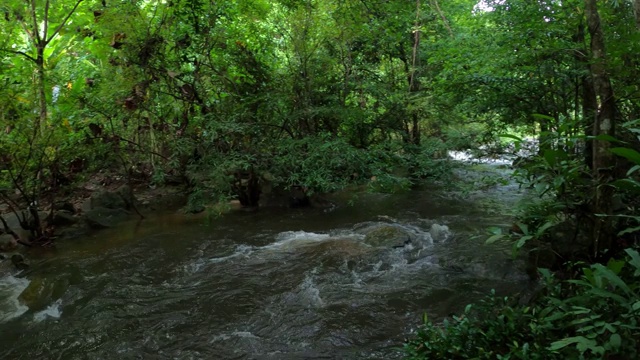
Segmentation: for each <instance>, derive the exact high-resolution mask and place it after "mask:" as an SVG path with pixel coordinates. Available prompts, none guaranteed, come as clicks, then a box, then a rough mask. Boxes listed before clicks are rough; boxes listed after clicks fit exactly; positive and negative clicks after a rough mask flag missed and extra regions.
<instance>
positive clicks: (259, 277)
mask: <svg viewBox="0 0 640 360" xmlns="http://www.w3.org/2000/svg"><path fill="white" fill-rule="evenodd" d="M481 173H482V171H480V172H478V171H477V170H475V171H474V172H473V174H471V173H470V174H468V175H469V176H476V177H477V178H478V179H481V180H482V179H483V178H482V175H478V174H481ZM462 175H463V176H465V175H464V174H462ZM483 181H484V180H483ZM484 182H485V183H486V181H484ZM520 196H521V195H520V193H519V191H518V189H517V186H515V185H513V184H512V183H507V184H500V185H497V186H490V187H488V188H486V189H483V190H482V191H479V190H471V191H468V192H465V191H463V192H452V191H450V190H443V188H442V187H435V186H434V187H426V188H424V189H422V190H419V191H412V192H409V193H403V194H395V195H384V194H364V195H360V196H359V197H358V198H357V199H355V200H353V204H352V205H351V206H347V205H344V206H338V207H336V208H333V209H324V210H321V209H306V210H291V209H263V210H261V211H259V212H256V213H242V212H238V213H232V214H230V215H228V216H225V217H224V218H222V219H215V220H207V219H205V218H203V217H191V218H190V217H184V216H181V215H172V214H169V215H164V216H157V217H154V218H151V219H147V220H145V221H144V222H142V223H130V224H125V225H123V226H120V227H118V228H117V229H113V230H108V231H103V232H100V233H99V234H97V235H95V236H93V237H90V238H85V239H76V240H69V241H64V242H60V243H59V244H58V246H57V249H56V250H55V252H46V253H42V254H34V255H32V259H31V261H32V263H33V266H32V268H33V270H31V271H30V272H27V273H16V274H13V275H11V276H8V277H5V278H3V279H0V334H1V335H0V345H1V346H0V358H3V359H45V358H46V359H334V358H335V359H352V358H367V359H372V358H373V359H375V358H380V359H391V358H399V357H400V353H399V352H398V347H399V346H401V345H402V342H403V339H404V338H405V337H406V336H407V334H408V333H410V331H411V330H412V329H414V328H415V326H416V325H417V324H418V323H419V321H420V318H421V317H422V314H423V313H424V312H427V313H428V314H429V316H430V317H432V318H439V317H443V316H447V315H448V314H450V313H451V312H454V311H458V310H460V309H461V308H462V307H464V305H465V304H467V303H468V302H470V301H472V300H474V299H477V298H480V297H482V296H483V295H484V294H486V293H487V292H488V291H489V290H490V289H497V291H498V292H501V293H512V292H516V291H519V290H521V289H522V288H524V287H526V285H527V282H526V276H525V275H524V274H523V273H522V270H521V266H520V264H518V262H516V261H513V260H512V259H511V257H510V254H509V251H508V249H506V248H501V247H500V246H499V245H497V246H486V245H483V241H484V239H485V238H486V237H483V236H481V235H482V234H484V233H485V232H484V229H485V228H486V227H487V226H490V225H504V224H508V223H509V222H510V221H511V215H512V212H513V208H514V204H515V203H516V201H517V200H518V199H519V198H520ZM382 225H391V226H394V227H398V228H401V229H402V230H403V231H405V232H406V233H407V234H410V235H411V239H412V241H411V243H410V244H408V245H406V246H405V247H402V248H393V247H391V246H384V245H383V246H371V245H368V244H367V243H366V242H365V241H364V235H363V233H362V232H361V231H360V229H362V228H366V227H370V226H382ZM33 282H37V283H38V284H40V285H39V286H40V287H41V291H40V293H39V294H40V295H38V296H37V297H36V298H37V299H35V300H33V299H32V300H30V303H29V304H25V303H24V302H23V301H21V300H19V299H18V297H17V295H18V294H19V293H20V292H22V291H23V290H24V289H25V288H26V287H27V285H28V284H30V283H33ZM27 305H29V306H30V308H29V307H28V306H27Z"/></svg>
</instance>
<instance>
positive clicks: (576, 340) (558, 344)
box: [548, 336, 596, 351]
mask: <svg viewBox="0 0 640 360" xmlns="http://www.w3.org/2000/svg"><path fill="white" fill-rule="evenodd" d="M571 344H579V345H582V346H587V347H593V346H596V342H595V341H594V340H589V339H587V338H586V337H584V336H573V337H568V338H565V339H562V340H558V341H555V342H553V343H552V344H551V345H550V346H549V348H548V349H549V350H551V351H558V350H560V349H562V348H564V347H566V346H569V345H571Z"/></svg>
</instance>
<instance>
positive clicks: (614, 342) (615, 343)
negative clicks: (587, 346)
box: [609, 334, 622, 349]
mask: <svg viewBox="0 0 640 360" xmlns="http://www.w3.org/2000/svg"><path fill="white" fill-rule="evenodd" d="M609 344H610V345H611V346H612V347H613V348H614V349H618V348H620V346H621V345H622V338H621V337H620V334H612V335H611V338H609Z"/></svg>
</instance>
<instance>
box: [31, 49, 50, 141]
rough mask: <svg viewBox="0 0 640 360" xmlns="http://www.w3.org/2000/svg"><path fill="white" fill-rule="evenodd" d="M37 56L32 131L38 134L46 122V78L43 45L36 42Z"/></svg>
mask: <svg viewBox="0 0 640 360" xmlns="http://www.w3.org/2000/svg"><path fill="white" fill-rule="evenodd" d="M37 52H38V56H37V57H36V86H37V91H38V108H39V109H38V110H39V112H38V120H37V121H36V126H35V127H34V129H33V131H34V134H38V133H39V132H40V131H42V129H43V128H44V126H46V123H47V94H46V78H45V71H44V46H43V45H42V44H38V47H37Z"/></svg>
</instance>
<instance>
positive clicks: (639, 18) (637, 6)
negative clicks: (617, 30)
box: [633, 0, 640, 29]
mask: <svg viewBox="0 0 640 360" xmlns="http://www.w3.org/2000/svg"><path fill="white" fill-rule="evenodd" d="M633 12H634V13H635V15H636V27H637V28H638V29H640V0H635V2H634V3H633Z"/></svg>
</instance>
